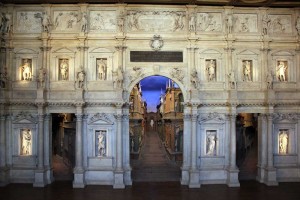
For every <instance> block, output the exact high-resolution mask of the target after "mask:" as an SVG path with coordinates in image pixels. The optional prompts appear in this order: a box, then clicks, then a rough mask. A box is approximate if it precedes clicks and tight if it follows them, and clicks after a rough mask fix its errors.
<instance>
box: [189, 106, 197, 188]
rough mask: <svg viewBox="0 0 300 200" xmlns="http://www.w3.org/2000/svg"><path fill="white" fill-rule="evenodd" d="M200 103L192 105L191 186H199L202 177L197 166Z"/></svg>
mask: <svg viewBox="0 0 300 200" xmlns="http://www.w3.org/2000/svg"><path fill="white" fill-rule="evenodd" d="M197 106H198V105H196V104H195V105H193V106H192V115H191V119H192V122H191V125H192V135H191V169H190V182H189V187H190V188H199V187H200V177H199V170H198V168H197V159H198V154H197V119H198V108H197Z"/></svg>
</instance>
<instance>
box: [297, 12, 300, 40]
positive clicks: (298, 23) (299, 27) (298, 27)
mask: <svg viewBox="0 0 300 200" xmlns="http://www.w3.org/2000/svg"><path fill="white" fill-rule="evenodd" d="M296 30H297V32H298V35H300V16H298V17H297V20H296Z"/></svg>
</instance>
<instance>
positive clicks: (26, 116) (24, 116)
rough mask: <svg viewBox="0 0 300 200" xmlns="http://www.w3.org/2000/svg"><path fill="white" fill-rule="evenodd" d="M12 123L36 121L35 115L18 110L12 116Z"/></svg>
mask: <svg viewBox="0 0 300 200" xmlns="http://www.w3.org/2000/svg"><path fill="white" fill-rule="evenodd" d="M13 123H34V124H36V123H37V117H35V116H33V115H32V114H31V113H29V112H23V111H21V112H19V113H18V114H17V115H16V116H14V119H13Z"/></svg>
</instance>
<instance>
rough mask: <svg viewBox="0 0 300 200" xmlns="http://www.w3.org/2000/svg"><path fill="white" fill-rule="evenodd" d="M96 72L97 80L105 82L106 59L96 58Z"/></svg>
mask: <svg viewBox="0 0 300 200" xmlns="http://www.w3.org/2000/svg"><path fill="white" fill-rule="evenodd" d="M96 62H97V70H98V79H99V80H106V79H107V76H106V72H107V59H104V58H100V59H99V58H97V60H96Z"/></svg>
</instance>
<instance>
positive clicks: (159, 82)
mask: <svg viewBox="0 0 300 200" xmlns="http://www.w3.org/2000/svg"><path fill="white" fill-rule="evenodd" d="M168 82H169V78H167V77H164V76H149V77H146V78H144V79H142V80H141V81H140V84H141V88H142V95H143V99H144V101H146V102H147V112H156V106H157V105H158V104H159V100H160V95H161V94H165V91H166V84H167V83H168ZM175 87H178V86H177V85H176V84H175Z"/></svg>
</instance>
